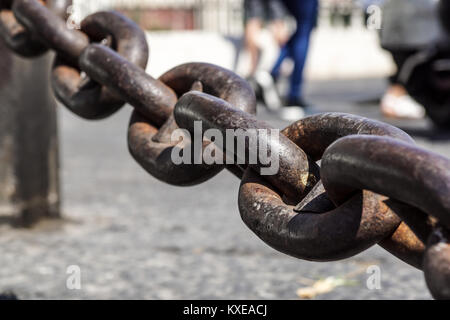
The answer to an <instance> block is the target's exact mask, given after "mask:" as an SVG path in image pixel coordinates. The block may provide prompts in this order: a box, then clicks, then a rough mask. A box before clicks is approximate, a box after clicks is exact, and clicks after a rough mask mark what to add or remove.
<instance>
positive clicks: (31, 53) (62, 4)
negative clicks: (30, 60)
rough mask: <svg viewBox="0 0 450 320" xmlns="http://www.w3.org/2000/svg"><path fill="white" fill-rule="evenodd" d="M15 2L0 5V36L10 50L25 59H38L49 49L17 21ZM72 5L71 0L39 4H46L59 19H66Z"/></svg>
mask: <svg viewBox="0 0 450 320" xmlns="http://www.w3.org/2000/svg"><path fill="white" fill-rule="evenodd" d="M13 2H14V1H12V0H11V1H10V0H5V1H2V2H1V4H0V36H1V37H2V38H3V40H4V41H5V43H6V44H7V45H8V47H9V48H11V49H12V50H13V51H15V52H16V53H17V54H19V55H22V56H24V57H36V56H39V55H41V54H43V53H45V52H46V51H47V49H48V48H47V47H46V46H45V45H44V44H43V43H42V42H41V41H40V40H39V39H37V38H36V37H35V35H33V34H32V32H31V31H30V29H27V28H26V27H25V26H24V25H22V24H21V23H20V22H19V21H18V20H17V18H16V16H15V13H14V12H13ZM71 3H72V1H71V0H47V1H42V2H40V1H39V2H37V4H38V5H40V6H42V5H43V4H45V5H46V6H47V7H48V8H49V9H50V10H52V12H54V13H55V14H56V15H57V16H59V17H65V15H66V8H67V7H68V6H69V5H70V4H71ZM31 30H32V29H31Z"/></svg>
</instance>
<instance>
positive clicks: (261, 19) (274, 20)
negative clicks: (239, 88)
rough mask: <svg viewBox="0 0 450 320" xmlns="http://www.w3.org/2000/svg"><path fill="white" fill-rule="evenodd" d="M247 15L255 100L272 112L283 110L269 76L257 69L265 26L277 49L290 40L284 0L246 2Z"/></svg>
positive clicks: (249, 78) (246, 46) (246, 21)
mask: <svg viewBox="0 0 450 320" xmlns="http://www.w3.org/2000/svg"><path fill="white" fill-rule="evenodd" d="M244 11H245V49H246V51H247V52H248V53H249V57H250V71H249V74H248V81H249V82H250V84H251V85H252V86H253V88H254V90H255V93H256V96H257V98H258V99H259V100H261V101H262V102H263V103H264V105H265V106H266V107H267V108H268V109H269V110H272V111H276V110H278V109H279V108H280V107H281V104H282V103H281V99H280V96H279V95H278V92H277V89H276V87H275V83H274V81H273V79H272V77H271V76H270V74H269V73H268V72H266V71H264V70H260V69H258V67H259V64H260V57H261V49H262V48H261V46H262V43H261V42H262V41H261V37H260V36H261V31H262V30H263V27H264V24H265V23H266V22H267V26H268V28H269V29H270V31H271V34H272V36H273V38H274V40H275V42H276V44H277V45H278V47H281V46H283V45H284V44H285V43H286V42H287V40H288V29H287V26H286V23H285V21H284V19H285V18H286V15H287V11H286V8H285V7H284V4H283V2H282V1H281V0H244Z"/></svg>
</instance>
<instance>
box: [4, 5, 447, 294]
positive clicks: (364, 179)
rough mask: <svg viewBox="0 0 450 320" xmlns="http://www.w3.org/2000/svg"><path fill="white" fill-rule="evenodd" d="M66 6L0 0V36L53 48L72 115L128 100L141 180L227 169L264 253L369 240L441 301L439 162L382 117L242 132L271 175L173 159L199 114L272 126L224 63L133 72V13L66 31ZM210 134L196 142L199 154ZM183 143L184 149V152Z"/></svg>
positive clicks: (443, 241) (319, 251)
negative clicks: (266, 159) (271, 132)
mask: <svg viewBox="0 0 450 320" xmlns="http://www.w3.org/2000/svg"><path fill="white" fill-rule="evenodd" d="M67 2H68V1H56V0H55V1H38V0H1V1H0V35H1V37H2V38H3V40H4V41H5V43H6V44H7V45H8V46H9V47H10V48H11V49H12V50H13V51H14V52H16V53H17V54H19V55H22V56H25V57H35V56H38V55H40V54H42V53H44V52H46V51H47V50H48V49H52V50H54V51H55V52H56V57H55V61H54V66H53V70H52V74H51V77H52V86H53V89H54V92H55V95H56V97H57V98H58V99H59V101H61V102H62V103H63V104H64V105H65V106H66V107H67V108H69V109H70V110H71V111H72V112H74V113H75V114H77V115H79V116H81V117H83V118H86V119H102V118H105V117H107V116H109V115H111V114H113V113H114V112H116V111H117V110H119V109H120V108H121V107H122V106H123V105H124V104H125V103H128V104H130V105H131V106H132V107H133V108H134V111H133V114H132V117H131V120H130V124H129V130H128V145H129V150H130V153H131V154H132V156H133V157H134V158H135V159H136V161H137V162H138V163H139V164H140V165H141V166H142V167H143V168H144V169H145V170H146V171H148V172H149V173H150V174H151V175H153V176H155V177H156V178H158V179H159V180H162V181H164V182H166V183H170V184H173V185H179V186H187V185H195V184H198V183H201V182H204V181H206V180H208V179H210V178H212V177H214V176H215V175H216V174H217V173H219V172H220V171H221V170H222V169H224V168H227V169H228V170H230V171H231V172H232V173H233V174H235V175H236V176H238V177H239V178H241V179H242V182H241V187H240V190H239V210H240V213H241V216H242V219H243V221H244V222H245V223H246V225H247V226H248V227H249V228H250V229H251V230H252V231H253V232H254V233H255V234H256V235H257V236H258V237H260V238H261V239H262V240H263V241H264V242H266V243H267V244H268V245H270V246H271V247H273V248H275V249H276V250H279V251H281V252H284V253H286V254H289V255H292V256H294V257H297V258H301V259H307V260H314V261H331V260H338V259H343V258H348V257H351V256H353V255H355V254H358V253H360V252H362V251H364V250H366V249H368V248H369V247H371V246H373V245H375V244H379V245H381V246H382V247H383V248H385V249H386V250H388V251H389V252H391V253H392V254H394V255H396V256H397V257H398V258H400V259H402V260H404V261H405V262H407V263H409V264H411V265H412V266H414V267H417V268H419V269H422V270H423V271H424V273H425V279H426V282H427V284H428V287H429V288H430V291H431V292H432V294H433V296H434V297H435V298H442V299H449V298H450V231H449V230H450V160H449V159H447V158H444V157H442V156H440V155H437V154H434V153H432V152H429V151H425V150H423V149H421V148H419V147H417V146H416V145H415V144H414V141H413V140H412V138H411V137H410V136H409V135H407V134H406V133H405V132H403V131H401V130H400V129H397V128H395V127H393V126H390V125H387V124H384V123H381V122H378V121H373V120H369V119H365V118H362V117H357V116H352V115H348V114H339V113H327V114H319V115H314V116H311V117H308V118H305V119H302V120H300V121H298V122H296V123H293V124H292V125H290V126H288V127H287V128H286V129H284V130H283V131H282V132H281V133H280V136H279V139H277V140H276V142H274V141H273V140H270V139H266V138H264V137H263V136H259V135H255V136H254V137H252V136H251V137H250V138H254V139H256V140H258V142H262V143H265V144H267V145H268V150H269V152H276V153H277V154H278V156H279V159H280V166H279V171H278V172H277V173H276V174H274V175H270V176H262V175H261V174H260V171H261V169H262V167H263V165H262V164H261V163H262V162H260V161H258V162H257V164H254V163H250V162H248V161H246V162H245V163H244V164H240V165H232V166H230V165H222V164H210V165H208V164H200V165H199V164H181V165H177V164H174V163H173V161H171V158H170V155H171V150H172V149H173V148H175V145H176V143H174V142H173V141H172V140H171V136H172V133H173V132H174V131H175V130H176V129H179V128H182V129H186V130H187V131H188V132H190V133H192V134H194V133H195V132H194V131H195V128H194V122H195V121H201V122H202V124H203V126H202V131H203V132H202V134H204V133H205V131H206V130H208V129H216V130H219V131H220V132H225V131H226V130H227V129H241V130H243V131H244V132H247V133H248V132H250V130H249V129H271V128H272V127H271V126H270V125H269V124H267V123H265V122H262V121H259V120H257V119H256V117H255V114H256V100H255V96H254V93H253V91H252V89H251V87H250V86H249V85H248V84H247V82H246V81H245V80H243V79H241V78H240V77H239V76H237V75H236V74H234V73H232V72H231V71H228V70H226V69H223V68H221V67H218V66H215V65H211V64H205V63H188V64H184V65H181V66H177V67H175V68H173V69H172V70H170V71H168V72H167V73H165V74H164V75H162V76H161V77H160V78H159V79H154V78H152V77H151V76H150V75H149V74H147V73H146V72H145V67H146V65H147V60H148V52H149V48H148V45H147V41H146V38H145V33H144V32H143V31H142V30H141V29H139V28H138V27H137V26H136V25H135V23H134V22H132V21H131V20H129V19H128V18H126V17H124V16H122V15H121V14H119V13H117V12H98V13H95V14H92V15H90V16H88V17H87V18H85V19H84V20H83V22H82V23H81V29H80V30H72V29H69V28H68V27H67V25H66V23H65V20H64V18H63V17H64V10H63V9H64V7H65V6H66V5H67ZM250 135H251V133H250ZM236 138H237V137H236ZM262 140H264V141H262ZM212 143H214V142H212V141H211V140H208V139H206V138H205V139H204V141H203V146H202V147H203V149H205V148H207V147H208V146H210V145H211V144H212ZM257 145H260V144H257ZM188 148H193V144H187V145H186V146H185V147H184V150H183V151H186V152H187V151H189V150H187V149H188ZM246 148H247V150H246V152H248V153H251V154H255V156H256V157H259V153H258V152H257V150H253V149H252V147H251V146H250V145H248V144H247V145H246ZM225 149H226V148H223V147H222V150H220V147H218V150H219V151H221V152H223V153H224V154H226V153H230V152H231V153H236V152H237V151H236V150H228V149H227V150H225ZM191 154H194V153H193V152H191ZM318 160H322V161H321V164H320V167H319V165H318V164H317V161H318Z"/></svg>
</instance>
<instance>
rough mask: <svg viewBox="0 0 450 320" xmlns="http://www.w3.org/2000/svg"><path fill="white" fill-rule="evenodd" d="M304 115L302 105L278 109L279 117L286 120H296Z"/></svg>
mask: <svg viewBox="0 0 450 320" xmlns="http://www.w3.org/2000/svg"><path fill="white" fill-rule="evenodd" d="M304 117H305V109H303V108H302V107H283V108H281V110H280V118H281V119H283V120H286V121H297V120H300V119H303V118H304Z"/></svg>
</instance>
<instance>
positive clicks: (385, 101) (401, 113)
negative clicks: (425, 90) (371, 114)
mask: <svg viewBox="0 0 450 320" xmlns="http://www.w3.org/2000/svg"><path fill="white" fill-rule="evenodd" d="M381 113H382V114H383V115H384V116H385V117H388V118H397V119H422V118H424V117H425V114H426V112H425V108H424V107H423V106H421V105H420V104H418V103H417V102H416V101H414V100H413V98H411V97H410V96H409V95H407V94H405V95H401V96H396V95H394V94H392V93H386V94H385V95H384V97H383V98H382V99H381Z"/></svg>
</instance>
